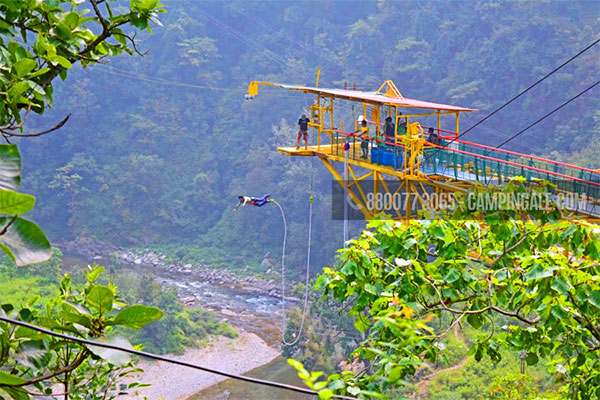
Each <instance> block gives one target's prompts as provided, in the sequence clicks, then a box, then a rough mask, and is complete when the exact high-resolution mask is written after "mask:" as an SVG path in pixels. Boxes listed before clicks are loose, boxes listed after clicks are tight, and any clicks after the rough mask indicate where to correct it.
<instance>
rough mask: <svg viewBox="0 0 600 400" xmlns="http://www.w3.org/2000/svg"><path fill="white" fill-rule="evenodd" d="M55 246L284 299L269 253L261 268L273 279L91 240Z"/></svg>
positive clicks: (288, 287) (103, 260)
mask: <svg viewBox="0 0 600 400" xmlns="http://www.w3.org/2000/svg"><path fill="white" fill-rule="evenodd" d="M53 245H54V246H55V247H58V248H60V249H61V250H62V251H63V252H64V253H75V254H79V255H82V256H86V257H87V258H89V259H90V260H92V261H95V262H97V263H99V264H101V263H106V262H107V261H108V262H110V263H115V262H117V263H121V264H125V265H129V266H131V267H144V268H145V269H150V270H155V271H156V275H161V274H162V273H168V274H171V275H172V274H176V275H179V276H186V277H188V278H186V280H188V279H191V280H196V281H201V282H206V283H210V284H212V285H219V286H227V287H231V286H235V287H236V288H237V289H239V290H242V291H245V292H249V293H260V294H263V295H267V296H273V297H281V281H280V274H279V273H278V269H277V268H275V265H276V264H277V263H278V261H277V260H275V259H273V258H272V257H271V255H270V254H269V253H267V254H265V256H264V257H263V261H262V263H261V266H262V267H263V268H265V274H267V275H269V276H273V278H272V279H265V278H258V277H254V276H244V274H236V273H234V272H232V271H230V270H227V269H223V268H214V267H212V266H210V265H208V264H191V263H187V262H185V261H172V260H169V258H168V257H167V256H166V255H165V254H161V253H159V252H155V251H150V250H148V249H146V250H135V251H134V250H127V249H124V248H122V247H119V246H115V245H111V244H107V243H103V242H99V241H95V240H92V239H79V240H78V241H77V242H62V243H55V244H53ZM247 269H248V268H247V267H241V272H246V271H247ZM291 288H292V286H291V285H286V293H290V292H291ZM286 300H289V301H296V300H298V299H296V298H294V297H287V296H286Z"/></svg>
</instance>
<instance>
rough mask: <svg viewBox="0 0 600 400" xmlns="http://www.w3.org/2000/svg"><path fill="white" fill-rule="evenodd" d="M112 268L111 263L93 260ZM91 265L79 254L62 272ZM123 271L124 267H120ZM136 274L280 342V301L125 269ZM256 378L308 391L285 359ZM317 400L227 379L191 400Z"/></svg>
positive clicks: (165, 274)
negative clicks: (149, 277)
mask: <svg viewBox="0 0 600 400" xmlns="http://www.w3.org/2000/svg"><path fill="white" fill-rule="evenodd" d="M94 261H95V262H97V263H98V264H100V265H104V266H105V267H107V268H109V267H111V266H113V265H114V263H113V261H112V260H111V259H102V260H94ZM90 263H91V261H90V260H89V259H88V258H86V257H83V256H79V255H76V254H65V255H64V256H63V270H64V271H71V270H73V269H75V268H78V267H81V266H85V265H88V264H90ZM120 268H121V267H120ZM122 268H125V269H129V270H132V271H136V272H137V273H152V274H153V275H154V276H155V279H156V281H157V282H159V283H161V284H163V285H165V286H169V287H174V288H176V290H177V292H178V294H179V296H182V297H193V298H194V299H195V301H196V304H198V305H199V306H201V307H203V308H206V309H210V310H213V311H215V312H217V313H219V314H220V315H221V316H222V319H223V320H227V321H228V322H230V323H231V324H233V325H235V326H237V327H241V328H244V329H245V330H247V331H249V332H252V333H254V334H256V335H258V336H260V337H261V338H262V339H263V340H265V342H266V343H267V344H269V345H270V346H274V347H276V346H278V345H279V344H280V340H281V329H280V324H281V320H282V319H281V318H282V317H281V301H280V299H278V298H275V297H271V296H265V295H261V294H257V293H249V292H245V291H242V290H239V289H238V288H236V287H234V286H230V287H226V286H225V287H224V286H218V285H213V284H210V283H207V282H203V281H198V280H194V278H193V277H190V276H189V275H181V274H176V273H170V272H168V271H164V270H161V269H156V268H153V267H148V266H143V265H140V266H135V267H132V266H126V267H122ZM244 375H248V376H252V377H255V378H260V379H265V380H270V381H275V382H281V383H286V384H290V385H295V386H301V387H305V386H304V384H303V382H302V381H301V380H300V378H298V375H297V373H296V370H295V369H294V368H293V367H291V366H290V365H289V364H288V363H287V362H286V361H285V359H284V358H282V357H278V358H276V359H275V360H273V361H272V362H270V363H269V364H266V365H263V366H262V367H259V368H256V369H254V370H252V371H249V372H248V373H246V374H244ZM314 398H316V397H314V396H309V395H305V394H301V393H295V392H291V391H287V390H283V389H276V388H269V387H266V386H262V385H258V384H250V383H247V382H242V381H237V380H234V379H227V380H225V381H222V382H221V383H219V384H217V385H214V386H211V387H209V388H207V389H205V390H203V391H201V392H199V393H197V394H195V395H194V396H192V397H190V398H189V399H188V400H200V399H202V400H276V399H277V400H278V399H281V400H288V399H289V400H309V399H314Z"/></svg>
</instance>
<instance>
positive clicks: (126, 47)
mask: <svg viewBox="0 0 600 400" xmlns="http://www.w3.org/2000/svg"><path fill="white" fill-rule="evenodd" d="M111 2H114V1H111V0H90V1H89V6H88V5H82V3H83V2H82V1H79V0H48V1H43V2H41V1H35V0H23V1H14V0H0V134H1V135H2V137H3V138H4V139H5V140H6V142H7V143H8V144H3V145H0V214H3V215H5V216H2V217H0V226H2V228H1V229H0V249H2V250H3V251H4V252H5V253H6V254H7V255H8V256H9V257H10V258H11V259H12V260H13V261H14V262H15V263H16V264H17V265H25V264H30V263H35V262H40V261H44V260H47V259H49V258H50V256H51V251H50V244H49V243H48V240H47V239H46V237H45V235H44V233H43V232H42V230H41V229H40V228H39V227H38V226H37V225H35V224H34V223H32V222H30V221H27V220H25V219H22V218H20V217H19V215H23V214H26V213H27V212H29V211H30V210H31V209H32V208H33V206H34V204H35V197H33V196H30V195H27V194H23V193H18V192H17V191H16V190H17V189H18V187H19V183H20V179H21V178H20V171H21V156H20V154H19V151H18V148H17V146H16V145H12V144H10V138H13V137H36V136H41V135H45V134H48V133H50V132H53V131H56V130H57V129H59V128H61V127H62V126H63V125H64V124H65V123H66V122H67V121H68V119H69V116H70V115H67V116H66V117H65V118H63V120H62V121H60V122H59V123H58V124H56V125H54V126H53V127H50V128H48V129H44V130H41V131H38V132H33V133H24V126H25V123H26V121H27V120H28V118H29V116H30V114H31V112H34V113H37V114H40V115H41V114H43V113H44V111H45V110H46V109H47V108H48V107H51V106H52V94H53V91H54V88H53V86H52V83H53V81H54V79H55V78H56V77H60V78H61V79H62V80H65V79H66V78H67V75H68V71H69V70H70V69H71V68H72V67H73V64H75V63H77V62H79V63H81V65H82V66H83V67H86V66H87V65H90V64H94V63H97V62H98V61H100V60H101V59H103V58H105V57H112V56H116V55H119V54H121V53H122V52H126V53H129V54H133V53H134V52H137V48H136V44H135V41H134V38H135V37H134V36H131V35H130V34H128V33H126V32H125V31H123V29H122V28H124V27H127V26H130V27H134V28H138V29H147V30H148V31H149V32H151V28H150V22H151V21H154V22H158V20H157V19H156V13H158V12H163V11H164V10H163V9H162V6H161V5H160V4H159V0H131V2H130V8H129V11H128V12H127V13H123V14H115V13H114V12H113V11H112V9H111V7H110V3H111ZM88 13H90V15H91V16H86V14H88ZM94 32H99V33H97V34H96V33H94Z"/></svg>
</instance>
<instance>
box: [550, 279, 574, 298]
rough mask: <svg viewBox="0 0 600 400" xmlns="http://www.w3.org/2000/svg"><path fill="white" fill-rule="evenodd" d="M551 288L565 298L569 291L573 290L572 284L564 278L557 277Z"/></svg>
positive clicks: (553, 280)
mask: <svg viewBox="0 0 600 400" xmlns="http://www.w3.org/2000/svg"><path fill="white" fill-rule="evenodd" d="M551 287H552V289H554V290H556V291H557V292H559V293H560V294H562V295H565V296H566V295H567V294H568V293H569V290H571V289H572V288H573V286H571V284H570V283H569V282H568V281H567V280H565V278H563V277H562V276H555V277H554V278H552V286H551Z"/></svg>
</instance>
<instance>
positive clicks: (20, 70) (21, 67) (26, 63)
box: [12, 58, 37, 79]
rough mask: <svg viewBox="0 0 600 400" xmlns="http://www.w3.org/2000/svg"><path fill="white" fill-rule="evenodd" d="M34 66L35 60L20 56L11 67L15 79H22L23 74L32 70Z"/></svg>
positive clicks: (35, 64)
mask: <svg viewBox="0 0 600 400" xmlns="http://www.w3.org/2000/svg"><path fill="white" fill-rule="evenodd" d="M36 66H37V63H36V62H35V60H32V59H31V58H22V59H20V60H19V61H17V62H16V63H14V64H13V66H12V68H13V70H14V72H15V74H16V76H17V79H22V78H23V77H25V75H27V74H28V73H30V72H31V71H33V69H34V68H35V67H36Z"/></svg>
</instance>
